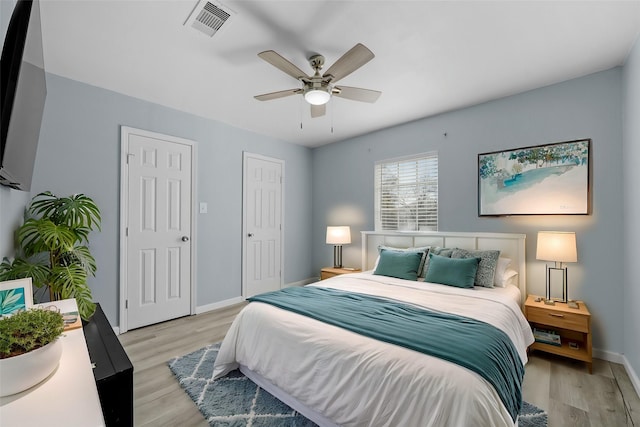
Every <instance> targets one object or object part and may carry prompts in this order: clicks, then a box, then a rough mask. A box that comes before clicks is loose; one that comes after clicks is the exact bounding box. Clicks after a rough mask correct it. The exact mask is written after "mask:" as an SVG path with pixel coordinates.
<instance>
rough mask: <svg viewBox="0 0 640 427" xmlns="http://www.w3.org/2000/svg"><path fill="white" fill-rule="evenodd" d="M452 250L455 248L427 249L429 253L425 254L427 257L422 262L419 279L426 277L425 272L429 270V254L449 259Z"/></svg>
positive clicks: (432, 247) (433, 247)
mask: <svg viewBox="0 0 640 427" xmlns="http://www.w3.org/2000/svg"><path fill="white" fill-rule="evenodd" d="M454 250H455V248H441V247H440V246H431V247H429V252H428V253H427V257H426V259H425V261H424V267H423V268H422V273H423V274H422V276H421V277H427V270H429V254H434V255H438V256H443V257H446V258H451V254H452V253H453V251H454Z"/></svg>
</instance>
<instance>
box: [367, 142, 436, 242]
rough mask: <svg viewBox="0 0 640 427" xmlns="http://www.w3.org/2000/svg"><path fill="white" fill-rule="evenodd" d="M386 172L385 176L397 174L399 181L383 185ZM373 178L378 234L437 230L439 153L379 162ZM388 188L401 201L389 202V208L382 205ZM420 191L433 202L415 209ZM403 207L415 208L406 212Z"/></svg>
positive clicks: (406, 208) (406, 209)
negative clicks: (384, 193)
mask: <svg viewBox="0 0 640 427" xmlns="http://www.w3.org/2000/svg"><path fill="white" fill-rule="evenodd" d="M393 169H395V172H394V171H393ZM383 171H386V177H389V176H393V174H394V173H395V174H396V175H395V177H396V179H397V181H396V182H395V183H389V182H387V183H386V184H383V176H384V175H383ZM374 176H375V177H374V182H375V184H374V191H375V230H376V231H394V230H395V231H437V230H438V152H437V151H430V152H426V153H420V154H415V155H411V156H406V157H398V158H394V159H385V160H379V161H377V162H376V163H375V169H374ZM412 187H413V188H412ZM385 189H386V190H388V191H389V192H391V193H392V194H393V196H395V197H398V198H399V199H400V200H398V201H397V202H394V201H392V202H391V203H389V201H388V200H387V207H386V208H384V207H383V206H382V203H383V199H384V197H383V190H385ZM420 192H424V195H425V197H427V198H428V199H430V200H431V203H430V204H426V203H423V204H422V206H419V207H418V208H416V207H415V205H416V204H417V203H419V202H418V201H417V200H418V199H419V197H420ZM398 195H400V196H398ZM402 199H404V200H402ZM392 204H396V206H395V207H394V206H391V205H392ZM402 204H404V205H405V206H408V205H411V204H413V205H414V207H405V208H404V209H403V208H402V207H401V205H402ZM434 204H435V206H434ZM394 211H395V212H394Z"/></svg>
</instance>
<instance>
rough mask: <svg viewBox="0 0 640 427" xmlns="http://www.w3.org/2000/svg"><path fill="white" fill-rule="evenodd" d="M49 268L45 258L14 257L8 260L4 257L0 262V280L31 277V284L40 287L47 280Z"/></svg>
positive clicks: (49, 272) (44, 284)
mask: <svg viewBox="0 0 640 427" xmlns="http://www.w3.org/2000/svg"><path fill="white" fill-rule="evenodd" d="M50 274H51V269H50V268H49V264H48V262H47V260H46V259H43V258H39V257H34V258H30V259H28V260H25V259H23V258H16V259H14V260H13V262H10V261H9V259H8V258H4V260H3V261H2V264H0V280H14V279H24V278H27V277H31V281H32V282H33V286H35V287H36V288H40V287H42V286H46V285H47V283H48V282H49V275H50Z"/></svg>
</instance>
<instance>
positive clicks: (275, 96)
mask: <svg viewBox="0 0 640 427" xmlns="http://www.w3.org/2000/svg"><path fill="white" fill-rule="evenodd" d="M301 92H302V89H287V90H281V91H278V92H271V93H264V94H262V95H256V96H254V98H255V99H257V100H258V101H271V100H272V99H278V98H284V97H285V96H291V95H295V94H298V93H301Z"/></svg>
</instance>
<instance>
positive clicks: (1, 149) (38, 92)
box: [0, 0, 47, 191]
mask: <svg viewBox="0 0 640 427" xmlns="http://www.w3.org/2000/svg"><path fill="white" fill-rule="evenodd" d="M0 61H1V64H0V184H2V185H6V186H9V187H11V188H15V189H17V190H23V191H29V190H30V189H31V179H32V176H33V167H34V164H35V160H36V152H37V148H38V140H39V138H40V126H41V124H42V114H43V111H44V103H45V99H46V96H47V85H46V80H45V72H44V59H43V51H42V28H41V24H40V4H39V2H38V0H34V1H31V0H19V1H18V2H17V3H16V5H15V8H14V10H13V14H12V16H11V20H10V21H9V26H8V27H7V33H6V36H5V40H4V44H3V47H2V57H1V59H0Z"/></svg>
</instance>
